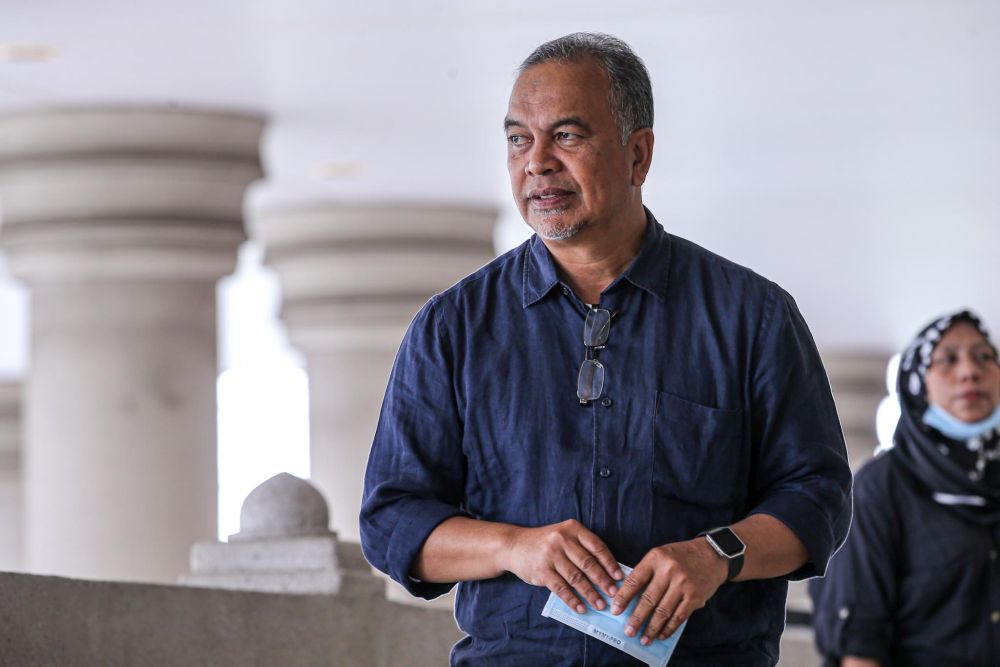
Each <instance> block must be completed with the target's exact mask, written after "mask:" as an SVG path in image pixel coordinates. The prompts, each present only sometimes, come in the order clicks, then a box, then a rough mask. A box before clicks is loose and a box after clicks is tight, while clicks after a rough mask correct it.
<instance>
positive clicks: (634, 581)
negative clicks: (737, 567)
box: [611, 537, 729, 645]
mask: <svg viewBox="0 0 1000 667" xmlns="http://www.w3.org/2000/svg"><path fill="white" fill-rule="evenodd" d="M728 575H729V565H728V563H726V561H725V559H724V558H722V557H721V556H719V554H717V553H716V552H715V551H714V550H713V549H712V547H711V546H710V545H709V544H708V541H707V540H706V539H705V538H704V537H698V538H695V539H693V540H688V541H686V542H675V543H673V544H665V545H663V546H662V547H657V548H655V549H652V550H651V551H649V553H647V554H646V555H645V556H644V557H643V559H642V560H641V561H639V564H638V565H636V566H635V569H634V570H632V572H631V574H629V575H628V576H627V577H625V580H624V581H623V582H622V585H621V586H620V587H619V588H618V593H617V594H616V595H615V597H614V600H613V601H612V604H611V613H613V614H620V613H621V612H622V610H624V609H625V608H626V607H627V606H628V604H629V602H630V601H631V600H632V598H633V597H635V595H636V593H638V592H639V591H642V594H641V595H640V596H639V603H638V604H637V605H636V608H635V611H634V612H633V613H632V616H631V617H629V620H628V623H627V624H626V627H625V634H627V635H628V636H630V637H634V636H635V635H636V634H637V633H638V632H639V629H640V628H642V625H643V623H645V622H646V620H647V619H649V623H648V624H647V625H646V629H645V631H644V632H643V634H642V639H641V640H640V641H641V643H642V644H643V645H648V644H650V643H651V642H652V641H653V640H654V639H657V638H659V639H666V638H667V637H669V636H670V635H672V634H673V633H674V632H675V631H676V630H677V628H679V627H680V625H681V623H683V622H684V621H685V620H687V618H688V617H689V616H690V615H691V614H692V613H693V612H695V611H696V610H698V609H701V608H702V607H704V606H705V603H706V602H707V601H708V599H709V598H710V597H712V596H713V595H715V591H717V590H718V589H719V586H721V585H722V584H723V583H724V582H725V581H726V578H727V576H728ZM643 589H645V590H643Z"/></svg>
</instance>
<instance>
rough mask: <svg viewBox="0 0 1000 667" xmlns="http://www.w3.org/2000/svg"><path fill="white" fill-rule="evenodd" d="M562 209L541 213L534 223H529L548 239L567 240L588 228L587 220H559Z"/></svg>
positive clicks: (536, 231)
mask: <svg viewBox="0 0 1000 667" xmlns="http://www.w3.org/2000/svg"><path fill="white" fill-rule="evenodd" d="M561 212H562V211H552V213H553V214H555V215H541V216H539V218H536V221H535V222H534V224H532V223H531V222H529V223H528V226H530V227H531V228H532V229H534V230H535V233H536V234H538V235H539V236H540V237H542V238H543V239H545V240H546V241H565V240H566V239H569V238H572V237H574V236H576V235H577V234H579V233H580V232H582V231H583V230H584V229H586V228H587V221H586V220H578V221H576V222H563V221H561V220H559V215H558V214H559V213H561Z"/></svg>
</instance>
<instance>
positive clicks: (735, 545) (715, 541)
mask: <svg viewBox="0 0 1000 667" xmlns="http://www.w3.org/2000/svg"><path fill="white" fill-rule="evenodd" d="M702 535H704V536H705V539H706V540H708V543H709V544H710V545H712V548H713V549H715V552H716V553H717V554H719V555H720V556H722V557H723V558H725V559H726V561H727V562H728V563H729V576H728V577H726V581H732V580H733V578H735V577H736V575H738V574H739V573H740V570H742V569H743V554H745V553H746V551H747V545H745V544H743V540H741V539H740V538H739V537H738V536H737V535H736V533H734V532H733V530H732V529H731V528H728V527H722V528H712V529H710V530H706V531H705V532H704V533H702Z"/></svg>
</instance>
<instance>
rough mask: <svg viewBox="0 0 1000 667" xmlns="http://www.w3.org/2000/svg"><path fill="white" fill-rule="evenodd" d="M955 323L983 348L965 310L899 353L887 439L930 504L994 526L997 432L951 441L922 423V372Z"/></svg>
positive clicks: (999, 503) (999, 502) (999, 514)
mask: <svg viewBox="0 0 1000 667" xmlns="http://www.w3.org/2000/svg"><path fill="white" fill-rule="evenodd" d="M959 322H968V323H969V324H971V325H973V326H974V327H976V329H977V330H978V331H979V333H981V334H982V336H983V338H984V339H986V341H987V343H989V344H990V346H991V347H993V351H994V353H996V347H994V346H993V344H992V342H990V335H989V332H988V331H987V330H986V327H985V326H984V325H983V323H982V322H981V321H980V319H979V318H978V317H977V316H976V315H975V314H973V313H972V312H970V311H968V310H963V311H959V312H957V313H954V314H951V315H946V316H945V317H942V318H939V319H937V320H934V321H933V322H931V323H930V324H928V325H927V326H926V327H924V328H923V329H922V330H921V331H920V333H919V334H918V335H917V337H916V338H915V339H914V340H913V342H911V343H910V344H909V345H908V346H907V348H906V350H905V351H904V352H903V356H902V359H901V360H900V363H899V376H898V378H897V381H896V391H897V393H898V396H899V403H900V410H901V415H900V418H899V424H898V425H897V426H896V433H895V435H894V436H893V448H894V450H895V451H896V454H895V456H896V457H897V458H898V459H899V460H900V461H901V462H902V463H903V465H904V466H905V467H906V468H907V469H908V470H909V471H910V473H912V474H913V475H914V476H915V477H916V478H917V479H918V480H920V481H921V482H922V483H923V484H924V485H925V486H926V487H927V488H928V489H930V490H931V492H932V493H933V497H934V499H935V500H936V501H937V502H939V503H941V504H942V505H946V506H948V507H949V508H950V509H953V510H954V511H955V512H958V513H959V514H961V515H962V516H963V517H965V518H966V519H969V520H971V521H974V522H976V523H980V524H995V523H997V522H1000V429H993V430H991V431H988V432H986V433H984V434H982V435H981V436H979V437H977V438H971V439H969V440H955V439H952V438H949V437H947V436H945V435H944V434H942V433H941V432H940V431H938V430H937V429H935V428H933V427H931V426H928V425H927V424H925V423H924V413H925V412H926V411H927V408H928V402H927V385H926V382H925V379H926V375H927V369H928V368H929V367H930V365H931V356H932V355H933V354H934V349H935V348H936V347H937V345H938V343H939V342H940V341H941V338H942V336H944V334H945V332H947V331H948V329H950V328H951V327H952V326H954V325H955V324H957V323H959Z"/></svg>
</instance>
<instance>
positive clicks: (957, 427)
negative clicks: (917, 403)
mask: <svg viewBox="0 0 1000 667" xmlns="http://www.w3.org/2000/svg"><path fill="white" fill-rule="evenodd" d="M924 423H925V424H927V425H928V426H930V427H931V428H935V429H937V430H938V431H940V432H941V433H942V434H943V435H945V436H947V437H949V438H951V439H953V440H970V439H972V438H978V437H979V436H981V435H983V434H984V433H986V432H987V431H989V430H992V429H994V428H997V427H998V426H1000V405H998V406H997V408H996V410H994V411H993V414H991V415H990V416H989V417H987V418H986V419H984V420H982V421H978V422H974V423H971V424H970V423H968V422H964V421H962V420H961V419H959V418H957V417H955V416H954V415H952V414H951V413H950V412H948V411H947V410H945V409H944V408H941V407H939V406H937V405H935V404H934V403H931V404H930V406H928V408H927V411H926V412H924Z"/></svg>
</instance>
